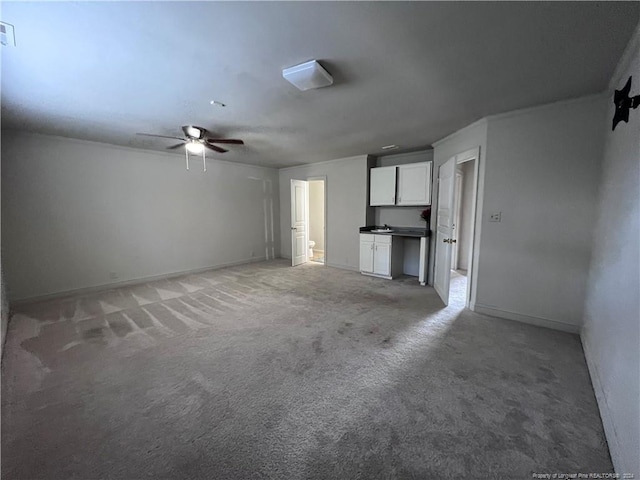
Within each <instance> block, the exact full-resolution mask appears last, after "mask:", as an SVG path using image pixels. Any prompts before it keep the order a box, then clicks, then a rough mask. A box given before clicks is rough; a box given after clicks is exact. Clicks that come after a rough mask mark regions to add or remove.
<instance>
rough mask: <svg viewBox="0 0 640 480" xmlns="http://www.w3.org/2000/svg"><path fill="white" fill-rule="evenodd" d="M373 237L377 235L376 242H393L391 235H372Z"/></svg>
mask: <svg viewBox="0 0 640 480" xmlns="http://www.w3.org/2000/svg"><path fill="white" fill-rule="evenodd" d="M372 237H376V240H375V242H376V243H384V244H386V245H388V244H390V243H391V235H372Z"/></svg>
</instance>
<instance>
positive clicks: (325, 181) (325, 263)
mask: <svg viewBox="0 0 640 480" xmlns="http://www.w3.org/2000/svg"><path fill="white" fill-rule="evenodd" d="M319 180H321V181H323V182H324V239H323V241H324V263H323V265H324V266H325V267H326V266H327V210H328V209H327V207H328V206H329V203H328V201H327V198H328V197H327V176H326V175H317V176H314V177H307V179H306V181H307V182H313V181H319ZM307 207H308V205H307ZM307 223H309V218H307ZM308 236H309V235H308V234H307V238H308ZM307 250H308V249H307Z"/></svg>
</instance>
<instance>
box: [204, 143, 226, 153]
mask: <svg viewBox="0 0 640 480" xmlns="http://www.w3.org/2000/svg"><path fill="white" fill-rule="evenodd" d="M204 146H205V147H207V148H210V149H211V150H215V151H216V152H218V153H224V152H228V151H229V150H225V149H224V148H220V147H216V146H215V145H211V144H210V143H205V144H204Z"/></svg>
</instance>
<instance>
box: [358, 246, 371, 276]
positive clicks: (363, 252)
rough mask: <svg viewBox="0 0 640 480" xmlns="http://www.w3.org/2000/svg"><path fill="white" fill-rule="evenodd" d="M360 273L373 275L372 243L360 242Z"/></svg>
mask: <svg viewBox="0 0 640 480" xmlns="http://www.w3.org/2000/svg"><path fill="white" fill-rule="evenodd" d="M360 271H361V272H367V273H373V242H366V241H361V242H360Z"/></svg>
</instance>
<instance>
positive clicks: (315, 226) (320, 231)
mask: <svg viewBox="0 0 640 480" xmlns="http://www.w3.org/2000/svg"><path fill="white" fill-rule="evenodd" d="M309 240H313V241H314V242H316V246H315V247H314V250H321V251H324V182H323V181H321V180H320V181H318V180H316V181H311V182H309Z"/></svg>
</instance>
